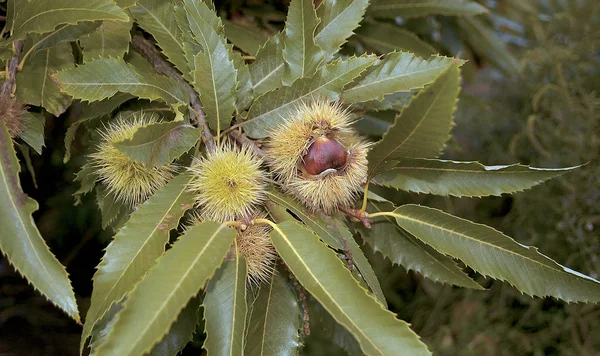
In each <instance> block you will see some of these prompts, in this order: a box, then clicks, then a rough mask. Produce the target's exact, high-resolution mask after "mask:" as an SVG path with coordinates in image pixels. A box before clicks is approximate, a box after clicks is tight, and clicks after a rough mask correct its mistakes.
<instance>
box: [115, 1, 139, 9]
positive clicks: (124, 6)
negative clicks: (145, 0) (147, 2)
mask: <svg viewBox="0 0 600 356" xmlns="http://www.w3.org/2000/svg"><path fill="white" fill-rule="evenodd" d="M139 1H140V0H115V2H116V3H117V5H119V7H120V8H121V9H127V8H130V7H132V6H133V5H135V3H136V2H139Z"/></svg>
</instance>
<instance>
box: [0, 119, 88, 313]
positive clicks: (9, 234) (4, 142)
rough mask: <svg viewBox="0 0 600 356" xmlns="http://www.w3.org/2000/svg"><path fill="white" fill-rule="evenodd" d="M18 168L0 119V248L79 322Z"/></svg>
mask: <svg viewBox="0 0 600 356" xmlns="http://www.w3.org/2000/svg"><path fill="white" fill-rule="evenodd" d="M19 170H20V165H19V162H18V161H17V156H16V152H15V150H14V148H13V142H12V139H11V138H10V134H9V133H8V129H7V128H6V125H4V123H1V122H0V226H2V230H3V231H2V233H1V234H0V251H1V252H2V254H3V255H4V256H6V257H7V258H8V260H9V261H10V263H11V265H13V266H14V267H15V269H16V270H17V271H18V272H19V273H20V274H21V275H22V276H24V277H25V278H27V280H28V281H29V283H31V285H32V286H33V287H34V288H35V289H36V290H38V291H40V292H41V293H42V294H43V295H44V296H45V297H46V298H48V299H49V300H50V301H51V302H52V303H53V304H54V305H56V306H58V307H59V308H61V309H62V310H63V311H64V312H65V313H67V314H68V315H69V316H70V317H71V318H73V319H74V320H75V321H77V322H79V312H78V311H77V302H76V301H75V295H74V294H73V289H72V288H71V282H70V281H69V277H68V275H67V272H66V271H65V268H64V267H63V266H62V265H61V264H60V262H59V261H58V260H57V259H56V257H54V255H53V254H52V252H50V249H49V248H48V246H47V245H46V242H45V241H44V239H43V238H42V235H40V232H39V231H38V229H37V227H36V225H35V222H34V221H33V217H32V215H31V214H33V212H35V211H36V210H37V209H38V203H37V202H36V201H35V200H33V199H31V198H29V197H28V196H27V195H25V193H24V192H23V189H22V188H21V182H20V180H19Z"/></svg>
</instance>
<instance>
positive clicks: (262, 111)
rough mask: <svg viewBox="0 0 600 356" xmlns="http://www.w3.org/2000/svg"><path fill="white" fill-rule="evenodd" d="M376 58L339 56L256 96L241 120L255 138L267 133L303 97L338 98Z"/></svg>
mask: <svg viewBox="0 0 600 356" xmlns="http://www.w3.org/2000/svg"><path fill="white" fill-rule="evenodd" d="M374 60H375V57H374V56H371V55H364V56H360V57H351V58H348V59H346V60H341V59H340V60H337V61H334V62H332V63H330V64H328V65H326V66H324V67H322V68H321V70H319V71H318V72H317V73H316V74H315V75H314V76H312V77H310V78H302V79H298V80H296V81H295V82H294V83H293V84H292V85H291V86H289V87H284V88H281V89H280V90H277V91H272V92H269V93H267V94H265V95H263V96H261V97H259V98H257V99H256V100H255V101H254V103H253V104H252V106H251V107H250V111H249V112H248V119H247V120H246V121H244V122H242V123H241V126H244V130H245V131H246V134H248V136H250V137H252V138H263V137H267V136H268V134H269V131H270V130H272V129H274V128H275V127H277V126H278V125H280V124H281V123H282V122H283V121H284V120H285V118H286V117H287V116H288V115H290V113H292V112H293V111H294V110H296V108H297V107H298V105H300V104H301V103H302V102H303V101H307V100H313V99H315V98H323V99H327V100H330V101H334V100H337V99H338V98H339V95H340V93H341V91H342V89H343V88H344V86H346V85H347V84H348V83H350V82H351V81H352V80H354V78H356V77H358V76H359V75H360V73H362V71H363V70H365V68H367V67H368V66H369V65H370V64H371V63H373V61H374Z"/></svg>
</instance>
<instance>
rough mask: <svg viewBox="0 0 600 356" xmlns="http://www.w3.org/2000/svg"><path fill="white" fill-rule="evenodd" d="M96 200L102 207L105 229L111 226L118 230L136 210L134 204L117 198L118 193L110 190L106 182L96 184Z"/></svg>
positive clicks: (101, 214)
mask: <svg viewBox="0 0 600 356" xmlns="http://www.w3.org/2000/svg"><path fill="white" fill-rule="evenodd" d="M94 173H95V172H94ZM96 202H97V204H98V209H100V216H101V218H102V228H103V229H106V228H108V227H110V228H111V229H112V230H113V231H118V230H119V229H120V228H121V226H123V224H125V222H126V221H127V219H128V218H129V215H130V214H131V212H132V211H133V210H134V209H133V207H132V206H129V205H126V204H123V202H122V201H121V200H119V199H117V197H116V195H115V194H114V193H112V192H109V191H108V189H107V188H106V185H104V184H98V185H96Z"/></svg>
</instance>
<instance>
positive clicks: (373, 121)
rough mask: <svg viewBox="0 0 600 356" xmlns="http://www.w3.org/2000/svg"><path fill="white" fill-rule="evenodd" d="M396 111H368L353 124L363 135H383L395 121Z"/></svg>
mask: <svg viewBox="0 0 600 356" xmlns="http://www.w3.org/2000/svg"><path fill="white" fill-rule="evenodd" d="M396 113H397V112H396V111H392V110H387V111H379V112H377V111H367V112H365V113H364V114H363V115H362V117H360V118H359V119H358V120H356V121H355V122H354V124H353V125H352V126H353V127H354V129H356V130H357V131H358V132H360V133H362V134H363V135H368V136H375V137H381V136H383V134H384V133H385V132H386V131H387V130H388V128H389V127H390V125H392V124H393V123H394V118H395V117H396Z"/></svg>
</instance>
